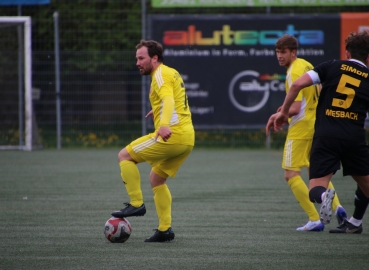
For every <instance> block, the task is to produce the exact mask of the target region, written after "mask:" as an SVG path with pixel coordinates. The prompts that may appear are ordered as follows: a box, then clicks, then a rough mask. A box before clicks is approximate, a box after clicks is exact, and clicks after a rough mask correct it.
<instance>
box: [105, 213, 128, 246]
mask: <svg viewBox="0 0 369 270" xmlns="http://www.w3.org/2000/svg"><path fill="white" fill-rule="evenodd" d="M131 233H132V227H131V224H130V223H129V221H128V219H125V218H115V217H112V218H109V219H108V220H107V221H106V223H105V230H104V234H105V237H106V239H108V240H109V241H110V242H112V243H124V242H125V241H127V240H128V238H129V237H130V236H131Z"/></svg>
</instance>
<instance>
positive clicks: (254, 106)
mask: <svg viewBox="0 0 369 270" xmlns="http://www.w3.org/2000/svg"><path fill="white" fill-rule="evenodd" d="M258 79H259V73H258V72H256V71H253V70H246V71H242V72H240V73H238V74H237V75H236V76H234V77H233V79H232V81H231V83H230V85H229V90H228V91H229V98H230V99H231V102H232V104H233V105H234V106H235V107H236V108H237V109H239V110H241V111H244V112H255V111H257V110H260V109H261V108H262V107H263V106H264V105H265V103H266V102H267V101H268V98H269V87H265V85H264V86H263V85H261V84H260V83H259V82H258Z"/></svg>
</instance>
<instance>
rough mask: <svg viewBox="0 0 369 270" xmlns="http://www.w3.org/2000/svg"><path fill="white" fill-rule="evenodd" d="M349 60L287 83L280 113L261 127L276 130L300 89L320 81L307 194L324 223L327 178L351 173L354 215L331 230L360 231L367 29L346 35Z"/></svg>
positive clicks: (365, 196)
mask: <svg viewBox="0 0 369 270" xmlns="http://www.w3.org/2000/svg"><path fill="white" fill-rule="evenodd" d="M345 43H346V57H347V59H348V60H331V61H327V62H324V63H321V64H319V65H317V66H316V67H315V68H314V70H311V71H308V72H307V73H306V74H304V75H303V76H302V77H300V78H299V79H298V80H296V81H295V82H294V83H293V84H292V86H291V87H290V91H289V93H288V94H287V96H286V98H285V101H284V103H283V105H282V108H281V110H280V112H279V113H277V114H276V115H273V116H271V117H270V119H269V121H268V124H267V127H266V130H267V133H269V130H270V129H271V128H273V129H274V130H275V131H278V130H279V129H281V128H282V126H283V125H284V124H285V123H286V122H287V121H288V111H289V108H290V107H291V105H292V104H293V102H294V100H295V98H296V96H297V95H298V93H299V92H300V91H301V89H303V88H305V87H308V86H311V85H313V84H322V85H323V87H322V91H321V94H320V98H319V101H318V106H317V112H316V121H315V133H314V138H313V145H312V151H311V155H310V182H309V189H310V191H309V197H310V200H311V201H312V202H316V203H319V204H321V206H320V219H321V221H322V222H323V223H329V221H330V218H331V215H332V200H333V199H334V197H335V191H334V189H332V188H329V186H328V183H329V182H330V179H331V178H332V175H333V174H334V173H335V172H336V171H337V170H338V169H340V166H341V165H340V164H342V168H343V175H344V176H346V175H351V176H352V178H353V179H354V180H355V181H356V183H357V185H358V187H357V189H356V194H355V211H354V214H353V216H352V217H351V218H350V219H349V220H347V219H345V220H344V223H343V224H341V225H340V226H338V227H337V228H336V229H332V230H330V232H331V233H361V232H362V224H361V223H362V218H363V216H364V214H365V211H366V209H367V206H368V203H369V146H368V145H367V143H366V140H365V129H364V122H365V118H366V116H367V112H368V110H369V91H368V89H369V76H368V71H369V70H368V68H369V33H367V32H365V31H362V32H360V33H355V32H352V33H350V35H349V36H348V38H347V39H346V40H345Z"/></svg>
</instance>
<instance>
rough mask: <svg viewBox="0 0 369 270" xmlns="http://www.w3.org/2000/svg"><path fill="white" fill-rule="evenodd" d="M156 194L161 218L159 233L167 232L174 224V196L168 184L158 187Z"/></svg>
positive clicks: (157, 209) (155, 200)
mask: <svg viewBox="0 0 369 270" xmlns="http://www.w3.org/2000/svg"><path fill="white" fill-rule="evenodd" d="M152 191H153V192H154V202H155V206H156V212H157V214H158V218H159V228H158V230H159V231H166V230H168V229H169V228H170V227H171V224H172V195H171V194H170V191H169V188H168V186H167V185H166V184H164V185H160V186H156V187H154V188H153V189H152Z"/></svg>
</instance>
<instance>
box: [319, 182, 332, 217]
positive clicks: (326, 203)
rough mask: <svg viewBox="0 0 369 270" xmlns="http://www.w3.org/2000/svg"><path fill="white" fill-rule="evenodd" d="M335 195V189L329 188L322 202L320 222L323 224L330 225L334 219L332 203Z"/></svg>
mask: <svg viewBox="0 0 369 270" xmlns="http://www.w3.org/2000/svg"><path fill="white" fill-rule="evenodd" d="M334 195H335V191H334V189H331V188H328V189H327V190H326V191H325V197H324V199H323V201H322V204H321V205H320V210H319V214H320V221H321V222H322V223H323V224H328V223H329V222H331V217H332V201H333V198H334Z"/></svg>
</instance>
